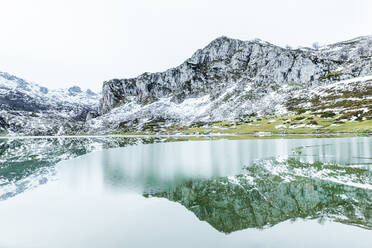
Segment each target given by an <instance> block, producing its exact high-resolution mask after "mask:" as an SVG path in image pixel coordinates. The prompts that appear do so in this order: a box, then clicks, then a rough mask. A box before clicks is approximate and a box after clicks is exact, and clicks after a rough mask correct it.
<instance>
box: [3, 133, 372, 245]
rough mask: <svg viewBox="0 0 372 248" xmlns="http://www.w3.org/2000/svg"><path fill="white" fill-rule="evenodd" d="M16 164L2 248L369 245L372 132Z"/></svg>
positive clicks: (139, 149)
mask: <svg viewBox="0 0 372 248" xmlns="http://www.w3.org/2000/svg"><path fill="white" fill-rule="evenodd" d="M48 142H50V141H48ZM62 143H63V142H62ZM47 144H48V143H47ZM54 146H55V148H54V149H53V150H52V151H51V153H48V156H53V151H54V152H57V151H59V150H58V149H57V148H58V145H56V144H54ZM69 147H71V146H69ZM28 149H36V148H35V147H32V146H30V147H29V148H28ZM38 149H39V148H38ZM10 152H13V150H12V151H9V150H7V154H9V153H10ZM23 152H25V150H23ZM27 152H28V153H30V154H31V153H32V152H30V151H29V150H27ZM5 155H6V154H5V153H3V154H2V156H5ZM31 160H32V159H31ZM34 160H35V161H36V162H35V163H37V162H38V161H41V160H37V159H35V158H34ZM43 161H44V160H43ZM53 161H54V160H53ZM5 162H6V161H5ZM5 162H4V161H3V167H4V168H5ZM25 163H29V161H28V162H25ZM23 165H24V164H22V162H19V163H18V164H16V163H13V164H6V166H7V167H6V168H7V169H6V170H3V171H2V172H4V173H3V183H2V184H1V185H0V192H2V193H3V195H6V194H7V196H8V197H3V200H2V201H0V247H150V246H151V247H350V246H353V247H370V244H371V243H372V235H371V229H372V176H371V170H370V169H371V165H372V138H370V137H356V138H328V139H323V138H322V139H321V138H317V139H272V140H271V139H265V140H215V141H183V142H170V143H157V144H138V145H132V146H127V147H122V148H113V149H107V150H102V151H96V152H92V153H89V154H86V155H83V156H80V157H78V158H74V159H69V160H64V161H61V162H58V163H57V164H48V166H45V167H42V168H43V173H40V168H39V167H38V166H34V167H32V168H35V169H34V170H32V169H31V170H28V171H26V170H24V169H22V170H19V169H17V167H16V166H19V167H18V168H23V167H22V166H23ZM27 165H28V164H27ZM45 168H47V169H45ZM25 171H26V172H25ZM0 172H1V171H0ZM5 172H6V174H5ZM17 173H18V174H17ZM5 175H6V176H5ZM10 192H11V193H10Z"/></svg>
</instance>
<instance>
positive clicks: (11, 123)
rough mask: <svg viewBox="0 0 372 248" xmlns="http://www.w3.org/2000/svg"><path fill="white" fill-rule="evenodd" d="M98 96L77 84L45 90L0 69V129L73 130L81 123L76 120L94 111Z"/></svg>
mask: <svg viewBox="0 0 372 248" xmlns="http://www.w3.org/2000/svg"><path fill="white" fill-rule="evenodd" d="M99 98H100V95H98V94H96V93H94V92H92V91H91V90H87V91H85V92H83V91H82V90H81V89H80V88H79V87H77V86H74V87H71V88H69V89H58V90H49V89H48V88H45V87H42V86H39V85H38V84H35V83H31V82H27V81H25V80H23V79H21V78H18V77H16V76H13V75H10V74H8V73H5V72H0V129H1V130H0V131H6V132H9V133H14V132H15V133H18V134H44V133H45V134H56V133H58V132H63V130H64V129H65V128H67V129H68V128H70V129H71V128H72V127H74V128H73V129H74V131H76V130H77V129H76V128H77V127H76V126H77V125H78V126H79V125H80V126H81V125H82V124H81V123H79V122H84V121H85V120H86V119H87V116H88V115H91V116H94V115H96V113H97V110H98V103H99ZM88 118H89V117H88ZM75 129H76V130H75Z"/></svg>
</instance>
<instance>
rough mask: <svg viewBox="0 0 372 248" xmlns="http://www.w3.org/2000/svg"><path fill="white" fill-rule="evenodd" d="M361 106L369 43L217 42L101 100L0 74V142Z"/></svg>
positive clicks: (348, 111)
mask: <svg viewBox="0 0 372 248" xmlns="http://www.w3.org/2000/svg"><path fill="white" fill-rule="evenodd" d="M371 101H372V36H365V37H359V38H355V39H353V40H349V41H344V42H339V43H336V44H332V45H327V46H323V47H320V48H316V49H312V48H299V49H291V48H282V47H279V46H275V45H273V44H270V43H268V42H264V41H261V40H253V41H241V40H237V39H230V38H227V37H220V38H217V39H216V40H214V41H212V42H211V43H210V44H209V45H207V46H206V47H205V48H203V49H200V50H198V51H197V52H196V53H194V54H193V55H192V57H191V58H189V59H187V60H186V61H185V62H184V63H183V64H181V65H179V66H178V67H175V68H172V69H169V70H167V71H165V72H159V73H144V74H142V75H140V76H139V77H137V78H130V79H113V80H109V81H106V82H104V83H103V88H102V96H100V95H98V94H95V93H93V92H92V91H90V90H87V91H86V92H83V91H81V89H80V88H79V87H77V86H74V87H71V88H70V89H64V90H49V89H47V88H45V87H41V86H39V85H37V84H33V83H30V82H27V81H25V80H23V79H20V78H17V77H15V76H12V75H9V74H7V73H3V72H0V134H1V133H3V134H4V133H9V134H14V135H61V134H82V133H90V134H105V133H109V132H133V131H144V130H153V127H154V126H158V127H159V128H158V129H159V130H165V131H166V127H170V126H172V127H179V126H181V127H192V126H193V125H197V126H200V125H204V124H208V123H211V122H216V121H225V120H241V119H242V118H246V117H250V116H258V117H261V116H266V117H267V116H281V115H294V114H301V113H307V114H312V115H319V116H323V117H327V116H328V115H329V116H335V115H337V116H336V117H335V118H337V120H359V121H363V120H370V119H371V109H372V107H371V104H372V102H371ZM97 116H98V117H97ZM203 123H204V124H203ZM366 125H367V126H368V125H369V124H368V123H367V124H366ZM364 126H365V125H364ZM164 128H165V129H164Z"/></svg>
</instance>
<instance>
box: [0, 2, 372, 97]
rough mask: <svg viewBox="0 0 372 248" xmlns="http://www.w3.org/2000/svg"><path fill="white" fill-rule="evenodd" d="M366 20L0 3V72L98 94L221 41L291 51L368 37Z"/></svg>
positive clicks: (318, 7)
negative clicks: (262, 43)
mask: <svg viewBox="0 0 372 248" xmlns="http://www.w3.org/2000/svg"><path fill="white" fill-rule="evenodd" d="M371 13H372V1H371V0H353V1H351V0H350V1H349V0H311V1H306V0H303V1H300V0H297V1H295V0H257V1H249V0H245V1H244V0H205V1H203V0H156V1H155V0H132V1H127V0H54V1H51V0H32V1H31V0H0V71H6V72H9V73H11V74H14V75H17V76H19V77H23V78H25V79H28V80H30V81H33V82H37V83H39V84H41V85H44V86H47V87H50V88H61V87H69V86H72V85H79V86H81V87H82V88H91V89H93V90H96V91H99V90H100V89H101V85H102V82H103V81H104V80H108V79H111V78H128V77H134V76H138V75H140V74H142V73H143V72H146V71H148V72H157V71H163V70H166V69H168V68H170V67H174V66H177V65H179V64H181V63H182V62H183V61H184V60H185V59H187V58H188V57H190V56H191V55H192V54H193V53H194V52H195V51H196V50H197V49H199V48H202V47H204V46H205V45H207V44H208V43H209V42H210V41H212V40H213V39H215V38H217V37H219V36H221V35H226V36H229V37H232V38H238V39H242V40H251V39H254V38H260V39H263V40H266V41H269V42H271V43H274V44H277V45H281V46H285V45H286V44H289V45H291V46H292V47H297V46H311V44H312V43H313V42H315V41H317V42H319V43H320V44H321V45H322V44H328V43H333V42H337V41H342V40H346V39H351V38H354V37H357V36H361V35H371V34H372V14H371Z"/></svg>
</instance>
